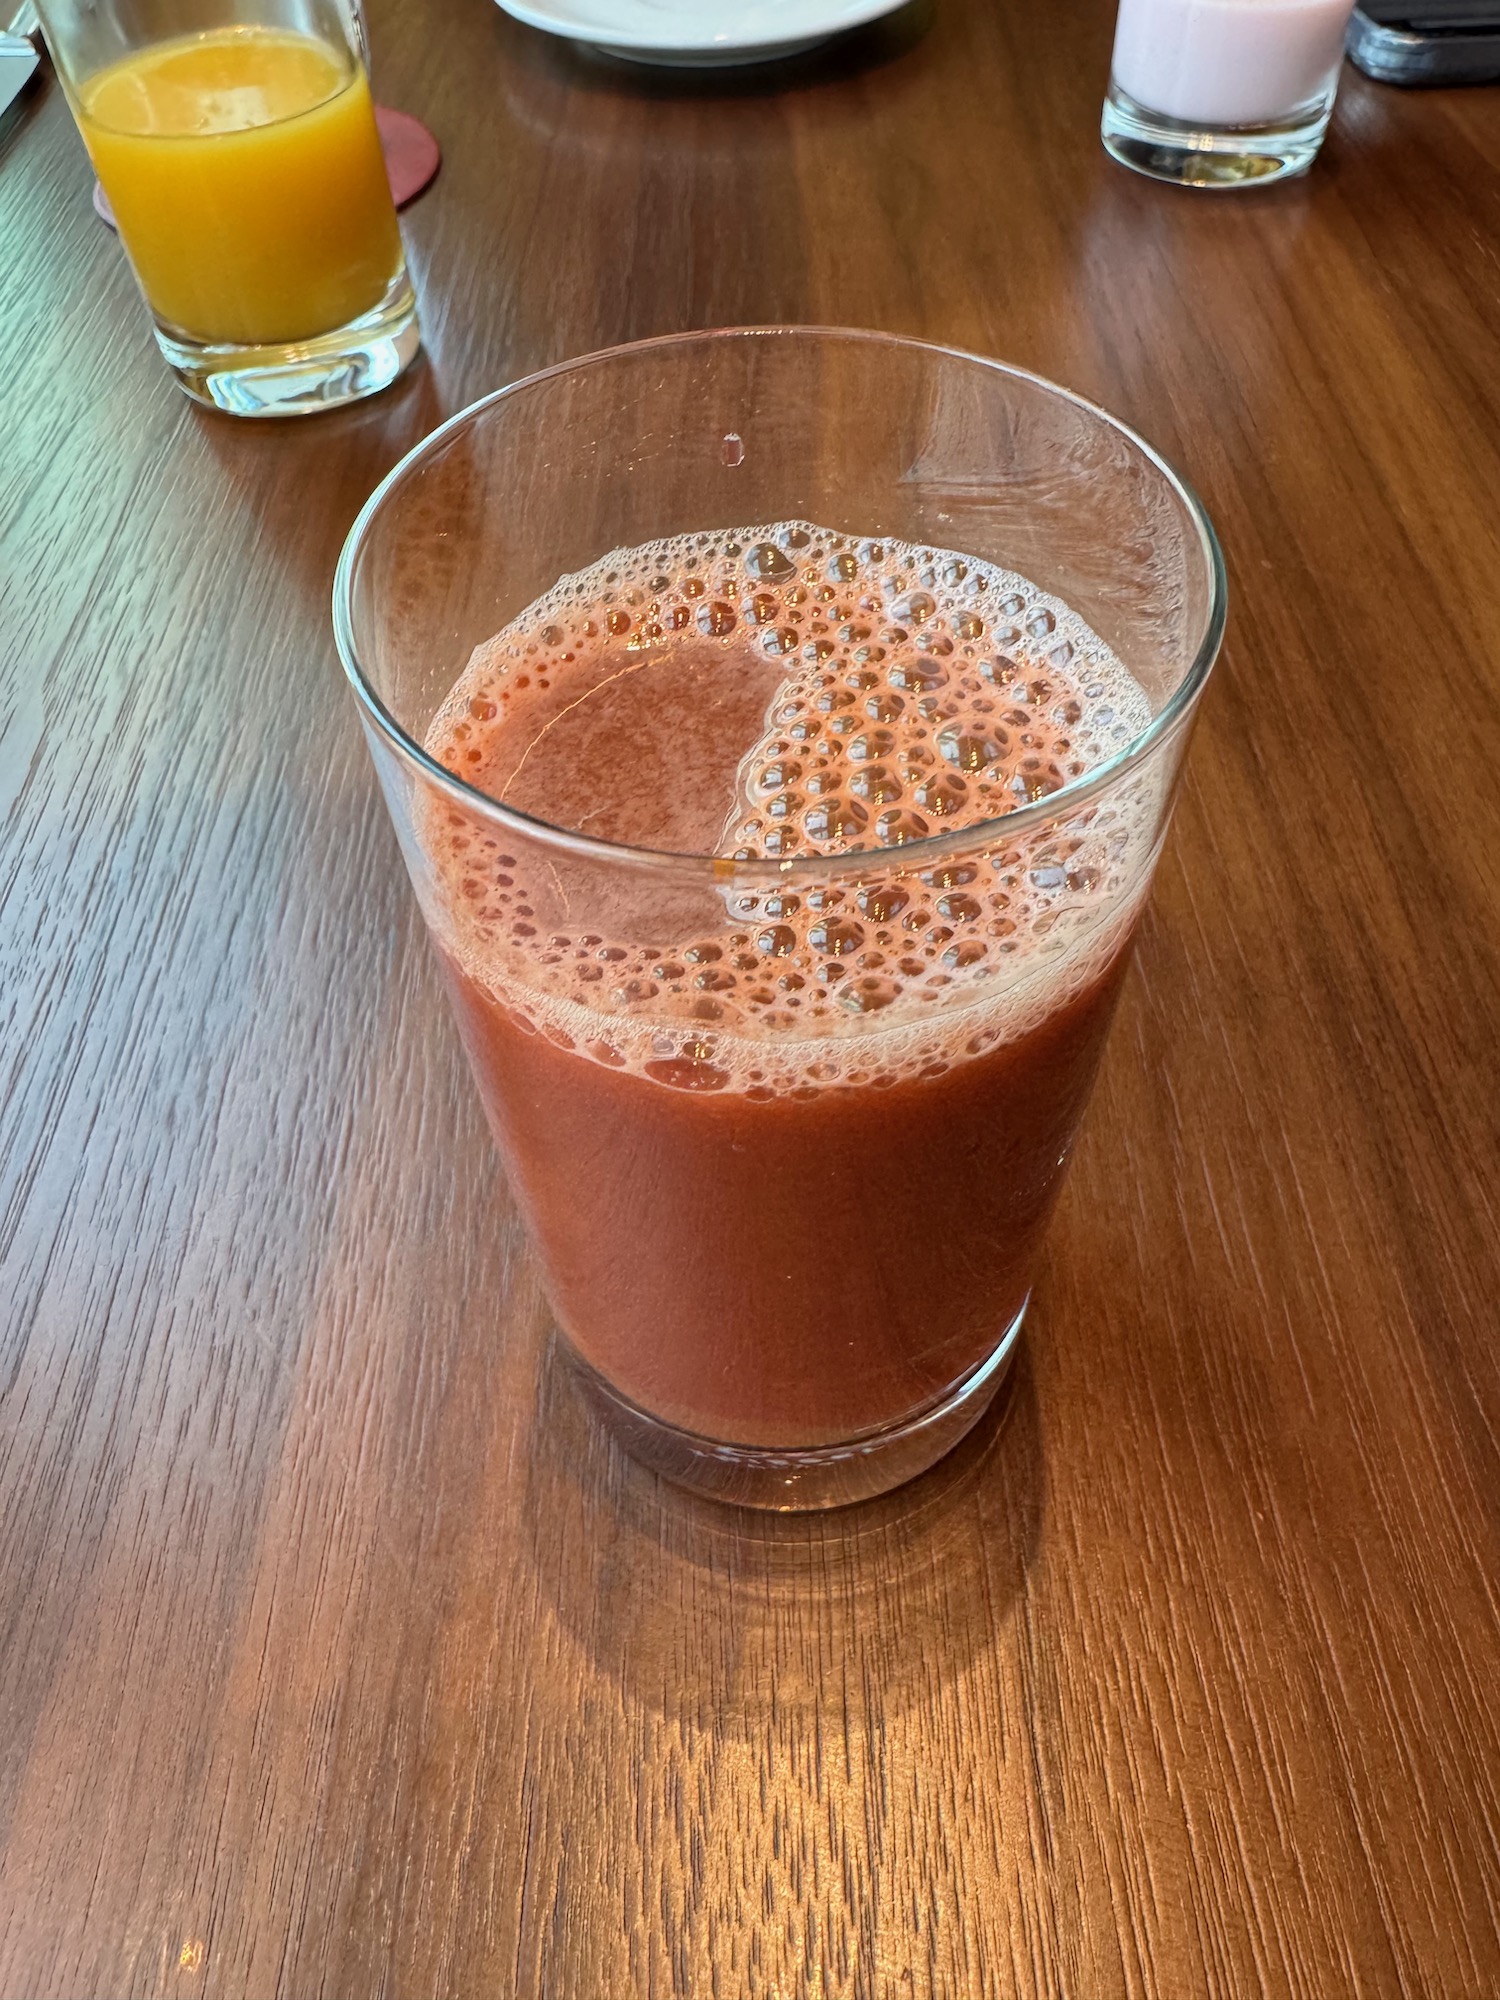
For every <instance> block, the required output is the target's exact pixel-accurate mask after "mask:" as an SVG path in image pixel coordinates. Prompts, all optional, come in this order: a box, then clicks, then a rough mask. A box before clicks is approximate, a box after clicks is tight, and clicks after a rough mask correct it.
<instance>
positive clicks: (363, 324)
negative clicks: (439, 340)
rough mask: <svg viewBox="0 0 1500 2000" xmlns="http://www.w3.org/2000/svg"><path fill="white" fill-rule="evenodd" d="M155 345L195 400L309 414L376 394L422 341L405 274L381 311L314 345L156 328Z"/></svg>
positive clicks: (258, 411)
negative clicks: (218, 341) (229, 341)
mask: <svg viewBox="0 0 1500 2000" xmlns="http://www.w3.org/2000/svg"><path fill="white" fill-rule="evenodd" d="M156 339H157V344H158V346H159V347H160V348H161V351H162V353H163V354H164V355H165V356H166V357H167V360H168V362H169V363H170V365H171V368H172V371H173V373H174V374H175V375H176V377H177V380H178V381H179V382H180V383H181V384H182V387H183V388H184V389H185V390H186V391H187V393H188V394H189V395H190V396H191V397H192V398H193V400H194V402H197V403H206V404H207V405H208V407H209V408H210V409H212V410H225V411H227V412H228V413H229V415H230V416H234V417H304V416H310V415H312V414H313V413H315V412H316V411H318V410H332V409H337V408H338V407H339V405H340V404H342V403H356V402H358V401H359V400H360V398H361V397H363V396H374V395H378V394H379V392H380V391H381V390H382V389H388V388H389V387H390V385H391V383H392V382H394V381H395V380H396V377H397V376H398V375H400V374H401V373H402V371H403V370H404V369H406V368H408V367H409V366H410V365H411V363H412V361H413V360H415V358H416V354H417V350H418V348H419V347H420V346H421V344H422V335H421V329H420V327H419V326H418V324H417V301H416V298H415V296H414V295H413V292H412V288H411V281H410V279H409V278H408V277H407V275H406V272H405V270H404V269H403V270H402V271H401V272H400V273H399V274H398V275H397V276H396V277H395V278H393V279H392V281H391V285H390V289H389V290H388V291H387V292H386V295H385V297H384V298H383V299H382V300H381V301H380V303H379V304H378V305H377V306H374V307H372V308H371V310H370V311H369V312H367V313H362V314H361V315H360V317H359V318H358V319H356V320H351V321H350V322H349V324H348V325H347V326H340V327H336V328H335V329H334V330H333V332H332V333H320V334H318V335H317V336H316V338H315V339H312V340H297V341H288V342H285V343H284V344H281V345H278V346H268V347H237V346H230V345H215V344H212V343H208V342H202V341H196V340H191V339H189V338H188V337H187V335H185V334H181V333H174V332H172V331H171V330H170V329H168V328H165V327H161V326H158V327H157V328H156Z"/></svg>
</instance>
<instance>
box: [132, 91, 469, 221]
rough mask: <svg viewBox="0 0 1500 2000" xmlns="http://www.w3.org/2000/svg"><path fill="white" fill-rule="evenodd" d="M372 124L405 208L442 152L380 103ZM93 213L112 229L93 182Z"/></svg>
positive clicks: (394, 193) (394, 192)
mask: <svg viewBox="0 0 1500 2000" xmlns="http://www.w3.org/2000/svg"><path fill="white" fill-rule="evenodd" d="M375 123H376V124H377V125H378V126H379V127H380V150H381V151H382V152H383V153H384V154H385V171H386V178H387V179H388V180H389V181H390V184H391V198H392V200H393V201H394V202H395V204H396V206H397V208H405V206H406V204H407V203H408V202H409V201H415V200H416V198H417V196H418V195H419V194H420V193H421V192H422V190H423V188H425V187H426V186H427V185H428V183H429V182H430V181H431V180H432V178H433V176H434V174H436V172H437V170H438V167H439V166H440V164H441V163H442V158H443V156H442V153H441V151H440V150H439V148H438V142H437V140H436V139H434V138H433V136H432V134H431V133H430V132H429V131H428V129H427V127H426V126H425V125H424V124H423V123H422V121H421V119H420V118H413V117H412V116H411V114H410V112H407V111H392V110H391V109H390V108H389V107H388V106H386V105H384V104H377V105H376V107H375ZM94 210H95V213H96V214H97V215H98V217H99V219H100V221H101V222H107V223H108V224H109V226H110V228H111V229H113V228H114V226H115V218H114V213H113V211H112V210H111V208H110V205H109V197H108V195H107V194H106V193H105V192H104V190H103V188H102V187H100V185H99V183H98V182H97V181H95V182H94Z"/></svg>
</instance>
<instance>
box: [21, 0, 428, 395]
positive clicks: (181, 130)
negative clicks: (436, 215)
mask: <svg viewBox="0 0 1500 2000" xmlns="http://www.w3.org/2000/svg"><path fill="white" fill-rule="evenodd" d="M356 4H357V0H39V11H40V13H41V17H42V26H43V29H44V31H45V33H46V37H47V43H48V46H49V48H50V49H51V51H52V56H53V60H54V62H55V63H56V66H57V71H58V75H59V76H60V77H61V79H62V83H63V87H64V89H65V90H66V92H67V95H68V101H69V104H70V105H71V107H72V111H73V116H74V118H75V119H76V121H77V123H78V129H79V131H80V133H81V134H82V136H83V141H84V144H85V145H86V146H87V148H88V151H89V155H90V158H91V160H92V162H93V165H94V170H95V172H96V173H97V174H98V176H99V180H100V183H101V185H102V186H103V188H104V192H105V194H106V195H107V196H108V198H109V202H110V206H111V208H112V210H113V213H114V218H115V222H116V224H117V226H118V228H119V232H120V240H121V242H122V243H123V245H124V247H125V250H126V253H127V255H128V256H129V259H130V263H131V267H132V269H133V270H134V272H135V276H136V280H137V282H138V283H139V285H140V288H141V291H142V293H143V294H144V296H145V300H146V304H147V306H148V307H149V309H150V313H151V320H152V325H153V327H154V328H155V332H156V338H157V342H158V344H159V346H160V348H161V351H162V353H163V354H164V355H165V356H166V359H167V361H168V363H169V364H170V366H171V368H172V369H173V372H174V373H175V374H176V376H177V379H178V382H179V383H180V384H181V386H182V387H183V388H184V389H185V390H186V391H187V393H188V394H189V395H190V396H192V397H194V398H195V399H196V400H197V401H199V402H202V403H207V404H209V405H210V406H212V407H215V408H218V409H221V410H226V411H229V412H231V413H232V414H234V415H236V416H292V415H301V414H306V413H308V412H312V411H316V410H323V409H327V408H329V407H331V406H333V405H336V404H339V403H345V402H350V401H353V400H355V399H356V398H358V397H361V396H369V395H373V394H374V393H375V392H376V391H377V390H379V389H383V388H385V387H386V386H387V385H388V384H389V383H391V382H392V381H394V380H395V378H396V377H397V376H398V375H399V374H400V373H401V371H402V370H403V369H404V368H405V367H406V366H407V365H408V364H409V363H410V361H411V360H412V358H413V357H414V356H415V354H416V352H417V348H418V345H419V339H420V337H419V332H418V327H417V309H416V301H415V299H414V297H413V294H412V288H411V283H410V280H409V278H408V276H407V271H406V261H405V257H404V255H403V252H402V246H401V234H400V230H399V229H398V227H397V223H396V211H395V206H394V204H393V202H392V199H391V191H390V184H389V182H388V181H387V179H386V173H385V163H384V159H383V157H382V154H381V147H380V136H379V133H378V131H377V129H376V125H375V114H374V108H373V105H372V103H371V98H370V85H369V79H368V76H367V73H366V64H365V53H364V44H363V37H362V32H361V25H360V20H359V16H358V14H357V12H356Z"/></svg>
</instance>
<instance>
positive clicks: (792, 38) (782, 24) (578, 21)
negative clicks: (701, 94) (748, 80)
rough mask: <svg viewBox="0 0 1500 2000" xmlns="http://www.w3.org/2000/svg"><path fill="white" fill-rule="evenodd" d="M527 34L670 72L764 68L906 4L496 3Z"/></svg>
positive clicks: (872, 0) (775, 0)
mask: <svg viewBox="0 0 1500 2000" xmlns="http://www.w3.org/2000/svg"><path fill="white" fill-rule="evenodd" d="M499 4H500V6H502V7H503V8H504V9H505V11H506V13H507V14H514V16H515V17H516V19H517V20H518V21H524V22H525V23H526V24H527V26H528V27H531V28H541V29H543V30H544V31H545V32H546V33H547V34H549V35H565V36H566V37H567V39H568V40H569V41H573V42H586V43H587V44H588V45H589V47H591V48H596V49H603V50H604V51H605V53H606V54H607V55H612V56H624V57H625V58H626V60H627V61H630V62H642V63H666V64H669V65H671V66H672V67H673V68H677V69H712V68H715V67H717V66H718V65H720V64H730V63H753V62H771V61H772V60H773V59H774V58H775V57H777V56H792V55H800V54H801V52H802V51H803V50H804V49H811V48H815V47H816V46H817V44H818V43H819V42H826V41H827V39H828V37H829V36H830V35H838V34H842V33H843V31H844V29H846V28H857V27H859V26H860V25H861V24H862V23H863V22H865V21H874V20H878V19H879V17H880V16H881V15H882V14H893V13H894V12H895V11H896V9H897V8H898V7H901V6H904V5H905V4H906V0H499Z"/></svg>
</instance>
